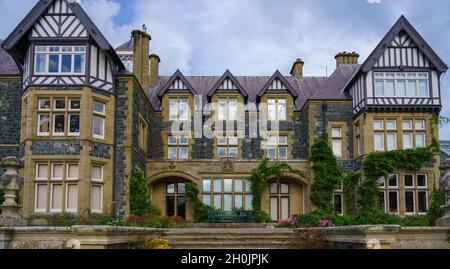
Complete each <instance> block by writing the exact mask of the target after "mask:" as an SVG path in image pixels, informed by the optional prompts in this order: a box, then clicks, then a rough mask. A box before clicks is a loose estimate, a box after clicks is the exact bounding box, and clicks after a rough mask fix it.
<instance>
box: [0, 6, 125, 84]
mask: <svg viewBox="0 0 450 269" xmlns="http://www.w3.org/2000/svg"><path fill="white" fill-rule="evenodd" d="M2 47H3V48H4V49H5V50H6V51H8V52H9V53H10V54H11V55H12V57H13V58H14V60H15V61H16V63H17V65H18V66H19V69H20V71H21V74H22V77H23V86H24V90H26V89H27V88H28V87H32V86H35V87H55V86H56V87H58V86H63V87H74V86H75V87H80V86H86V85H87V86H91V87H93V88H96V89H99V90H102V91H106V92H114V77H115V75H116V73H117V72H118V71H120V70H123V69H125V67H124V66H123V64H122V62H121V61H120V59H119V58H118V56H117V54H116V53H115V52H114V50H113V48H112V46H111V45H110V44H109V43H108V41H107V40H106V38H105V37H104V36H103V35H102V34H101V32H100V31H99V30H98V28H97V27H96V26H95V25H94V23H93V22H92V21H91V19H90V18H89V17H88V16H87V14H86V13H85V12H84V10H83V9H82V8H81V6H80V4H78V3H77V2H76V1H67V0H45V1H44V0H41V1H39V2H38V3H37V4H36V6H35V7H34V8H33V9H32V10H31V11H30V13H29V14H28V15H27V16H26V17H25V18H24V19H23V20H22V22H21V23H20V24H19V25H18V26H17V28H16V29H15V30H14V31H13V32H12V33H11V35H10V36H9V37H8V38H7V39H6V40H5V41H4V42H3V44H2Z"/></svg>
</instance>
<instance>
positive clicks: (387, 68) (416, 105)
mask: <svg viewBox="0 0 450 269" xmlns="http://www.w3.org/2000/svg"><path fill="white" fill-rule="evenodd" d="M446 70H447V65H446V64H445V63H444V62H443V61H442V60H441V58H439V56H438V55H437V54H436V53H435V52H434V51H433V49H432V48H431V47H430V45H428V43H427V42H426V41H425V40H424V39H423V38H422V36H420V34H419V33H418V32H417V31H416V30H415V29H414V27H413V26H412V25H411V24H410V23H409V22H408V20H407V19H406V18H405V17H404V16H401V17H400V19H399V20H398V21H397V22H396V23H395V25H394V26H393V27H392V28H391V29H390V30H389V32H388V33H387V35H386V36H385V37H384V38H383V39H382V41H381V42H380V43H379V44H378V46H377V47H376V49H375V50H374V51H373V52H372V53H371V54H370V56H369V57H368V58H367V60H366V61H365V62H364V63H363V64H362V66H361V68H360V70H359V71H358V72H357V73H356V74H355V76H354V77H353V78H352V80H351V81H350V83H349V84H348V85H347V86H346V87H345V89H344V90H346V91H348V92H349V93H350V94H351V95H352V97H353V112H354V113H355V114H358V113H360V112H362V111H364V110H386V109H388V110H396V109H399V110H405V109H414V110H421V111H439V110H440V109H441V97H440V83H439V78H440V76H441V74H442V73H444V72H445V71H446Z"/></svg>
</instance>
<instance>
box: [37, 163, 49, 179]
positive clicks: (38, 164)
mask: <svg viewBox="0 0 450 269" xmlns="http://www.w3.org/2000/svg"><path fill="white" fill-rule="evenodd" d="M41 165H45V166H47V177H46V178H43V177H38V176H39V166H41ZM48 169H49V165H48V163H36V176H35V179H36V181H47V180H48V177H49V173H48Z"/></svg>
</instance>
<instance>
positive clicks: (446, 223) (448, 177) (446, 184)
mask: <svg viewBox="0 0 450 269" xmlns="http://www.w3.org/2000/svg"><path fill="white" fill-rule="evenodd" d="M443 168H444V169H445V175H444V176H443V177H442V178H441V180H440V187H441V190H442V191H443V192H444V193H445V201H446V202H445V206H444V208H445V215H444V216H443V217H442V218H440V219H438V220H437V222H436V225H437V226H441V227H450V159H448V160H447V161H446V162H445V165H444V167H443Z"/></svg>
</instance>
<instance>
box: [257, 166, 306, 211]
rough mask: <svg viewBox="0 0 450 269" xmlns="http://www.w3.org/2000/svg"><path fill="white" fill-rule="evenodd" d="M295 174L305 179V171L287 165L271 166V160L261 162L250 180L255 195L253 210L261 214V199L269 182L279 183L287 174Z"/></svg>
mask: <svg viewBox="0 0 450 269" xmlns="http://www.w3.org/2000/svg"><path fill="white" fill-rule="evenodd" d="M288 172H289V173H293V174H296V175H299V176H301V177H305V174H304V173H303V171H301V170H298V169H294V168H292V167H291V166H290V165H288V164H287V163H279V162H277V163H274V164H272V165H269V159H267V158H265V159H263V160H262V161H261V164H260V165H259V166H258V167H257V168H255V169H253V170H252V174H251V175H250V177H249V178H248V181H250V190H251V191H252V194H253V199H252V206H253V210H254V211H255V212H256V213H257V215H258V213H261V198H262V193H263V191H264V190H265V189H266V188H267V186H268V180H269V179H270V178H275V179H276V180H277V181H279V180H280V179H281V177H283V175H285V173H288Z"/></svg>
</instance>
